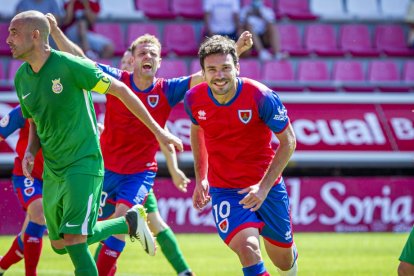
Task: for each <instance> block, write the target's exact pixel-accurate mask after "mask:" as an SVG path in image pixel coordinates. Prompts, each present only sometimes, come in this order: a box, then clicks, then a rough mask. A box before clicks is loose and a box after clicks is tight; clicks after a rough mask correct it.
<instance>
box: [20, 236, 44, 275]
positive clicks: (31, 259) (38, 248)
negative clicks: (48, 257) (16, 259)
mask: <svg viewBox="0 0 414 276" xmlns="http://www.w3.org/2000/svg"><path fill="white" fill-rule="evenodd" d="M42 241H43V239H42V238H37V237H32V236H29V235H28V234H27V233H25V234H24V267H25V269H26V276H36V275H37V273H36V268H37V264H38V263H39V259H40V253H41V252H42Z"/></svg>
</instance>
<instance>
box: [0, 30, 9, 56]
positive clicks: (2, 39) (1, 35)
mask: <svg viewBox="0 0 414 276" xmlns="http://www.w3.org/2000/svg"><path fill="white" fill-rule="evenodd" d="M8 36H9V23H0V55H2V56H10V54H11V52H10V47H9V45H8V44H7V43H6V39H7V37H8Z"/></svg>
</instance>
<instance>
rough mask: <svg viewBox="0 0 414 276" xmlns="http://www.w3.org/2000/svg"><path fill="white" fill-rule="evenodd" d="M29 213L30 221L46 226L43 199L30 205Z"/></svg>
mask: <svg viewBox="0 0 414 276" xmlns="http://www.w3.org/2000/svg"><path fill="white" fill-rule="evenodd" d="M27 213H28V215H29V220H30V221H32V222H34V223H36V224H39V225H45V224H46V221H45V217H44V214H43V205H42V199H41V198H39V199H36V200H35V201H33V202H32V203H30V205H29V207H28V208H27Z"/></svg>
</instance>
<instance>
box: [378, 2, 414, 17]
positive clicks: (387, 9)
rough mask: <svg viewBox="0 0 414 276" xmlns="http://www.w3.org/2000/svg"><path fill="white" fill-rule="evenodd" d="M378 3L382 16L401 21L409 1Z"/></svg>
mask: <svg viewBox="0 0 414 276" xmlns="http://www.w3.org/2000/svg"><path fill="white" fill-rule="evenodd" d="M379 2H380V7H381V11H382V14H383V15H385V16H386V17H388V18H393V19H399V20H401V19H402V18H404V17H405V15H406V13H407V10H408V4H409V3H410V0H381V1H379Z"/></svg>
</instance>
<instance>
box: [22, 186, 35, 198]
mask: <svg viewBox="0 0 414 276" xmlns="http://www.w3.org/2000/svg"><path fill="white" fill-rule="evenodd" d="M34 192H35V188H34V187H28V188H26V189H24V194H25V195H26V196H31V195H33V194H34Z"/></svg>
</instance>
